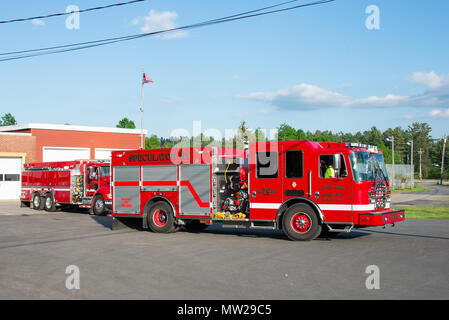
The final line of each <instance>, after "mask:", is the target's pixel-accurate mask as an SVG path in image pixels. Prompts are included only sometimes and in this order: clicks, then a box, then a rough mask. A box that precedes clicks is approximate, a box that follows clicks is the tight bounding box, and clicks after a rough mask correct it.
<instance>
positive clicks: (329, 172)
mask: <svg viewBox="0 0 449 320" xmlns="http://www.w3.org/2000/svg"><path fill="white" fill-rule="evenodd" d="M324 178H335V169H334V167H333V166H332V164H330V165H329V166H328V167H327V169H326V172H325V173H324Z"/></svg>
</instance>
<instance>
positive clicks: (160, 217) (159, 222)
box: [147, 201, 177, 233]
mask: <svg viewBox="0 0 449 320" xmlns="http://www.w3.org/2000/svg"><path fill="white" fill-rule="evenodd" d="M147 219H148V227H149V228H150V229H151V231H153V232H158V233H169V232H175V231H176V230H177V228H176V226H175V218H174V216H173V210H172V208H171V207H170V205H169V204H168V203H166V202H163V201H160V202H156V203H155V204H153V205H152V206H151V207H150V209H149V210H148V213H147Z"/></svg>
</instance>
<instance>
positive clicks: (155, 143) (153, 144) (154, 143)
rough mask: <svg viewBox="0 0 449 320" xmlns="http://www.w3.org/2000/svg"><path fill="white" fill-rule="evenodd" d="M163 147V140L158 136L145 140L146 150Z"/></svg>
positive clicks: (153, 135)
mask: <svg viewBox="0 0 449 320" xmlns="http://www.w3.org/2000/svg"><path fill="white" fill-rule="evenodd" d="M160 147H161V140H160V139H159V138H158V136H157V135H155V134H152V135H151V137H149V138H145V149H159V148H160Z"/></svg>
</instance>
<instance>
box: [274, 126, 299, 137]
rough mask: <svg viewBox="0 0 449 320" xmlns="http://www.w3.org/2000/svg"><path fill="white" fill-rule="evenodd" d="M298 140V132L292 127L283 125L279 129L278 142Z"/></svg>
mask: <svg viewBox="0 0 449 320" xmlns="http://www.w3.org/2000/svg"><path fill="white" fill-rule="evenodd" d="M291 140H298V138H297V131H296V129H295V128H293V127H292V126H291V125H288V124H286V123H283V124H281V125H280V126H279V128H278V141H291Z"/></svg>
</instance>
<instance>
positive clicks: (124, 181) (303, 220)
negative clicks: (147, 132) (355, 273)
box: [111, 141, 405, 240]
mask: <svg viewBox="0 0 449 320" xmlns="http://www.w3.org/2000/svg"><path fill="white" fill-rule="evenodd" d="M111 163H112V165H111V167H112V193H113V205H112V207H113V208H112V216H114V217H121V216H126V217H140V218H142V219H143V227H144V228H150V229H151V230H152V231H154V232H173V231H176V230H177V229H178V228H179V227H180V226H185V227H186V228H187V229H188V230H201V229H202V228H205V227H207V226H208V225H209V224H211V223H221V224H222V226H223V227H232V228H236V227H245V228H269V229H282V230H283V231H284V232H285V234H286V235H287V237H288V238H290V239H291V240H311V239H314V238H316V237H317V236H319V235H320V234H321V233H323V232H332V231H334V232H341V231H351V230H352V229H353V228H362V227H367V226H383V225H386V224H394V223H397V222H399V221H403V220H404V219H405V213H404V211H403V210H392V209H391V208H390V192H389V185H388V176H387V173H386V170H385V164H384V163H383V158H382V155H381V153H379V152H378V151H377V150H376V149H375V148H374V147H372V146H363V145H356V144H347V143H330V142H329V143H328V142H326V143H324V142H313V141H282V142H267V143H265V142H257V143H251V144H250V145H249V149H229V148H217V147H205V148H174V149H155V150H134V151H116V152H113V153H112V162H111Z"/></svg>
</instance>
